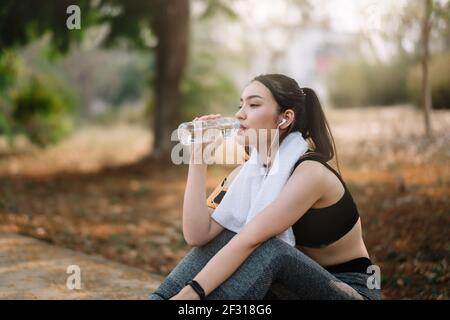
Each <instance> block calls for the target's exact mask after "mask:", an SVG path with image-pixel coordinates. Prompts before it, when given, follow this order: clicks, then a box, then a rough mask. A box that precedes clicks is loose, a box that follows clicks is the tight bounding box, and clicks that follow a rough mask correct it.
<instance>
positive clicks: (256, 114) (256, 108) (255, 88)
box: [235, 81, 280, 147]
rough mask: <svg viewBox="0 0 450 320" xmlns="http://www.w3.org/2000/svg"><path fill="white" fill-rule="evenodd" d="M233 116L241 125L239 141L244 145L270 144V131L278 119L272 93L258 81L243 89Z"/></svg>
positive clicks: (275, 127)
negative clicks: (238, 105) (237, 108)
mask: <svg viewBox="0 0 450 320" xmlns="http://www.w3.org/2000/svg"><path fill="white" fill-rule="evenodd" d="M235 116H236V118H237V119H238V120H239V122H240V123H241V129H240V130H239V139H242V140H241V141H242V142H243V144H245V145H248V144H250V145H255V143H257V145H256V147H258V146H259V144H260V143H267V142H269V143H270V139H271V130H270V129H277V125H278V121H277V120H278V118H280V116H279V115H278V111H277V103H276V101H275V99H274V97H273V96H272V93H271V92H270V91H269V89H267V87H266V86H264V85H263V84H262V83H261V82H259V81H252V82H251V83H250V84H249V85H248V86H246V87H245V88H244V91H243V92H242V95H241V99H240V107H239V110H238V112H236V114H235ZM261 129H263V130H261ZM266 132H267V134H266ZM244 137H248V138H247V139H245V138H244ZM260 139H263V141H260Z"/></svg>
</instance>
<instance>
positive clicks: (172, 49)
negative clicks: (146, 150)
mask: <svg viewBox="0 0 450 320" xmlns="http://www.w3.org/2000/svg"><path fill="white" fill-rule="evenodd" d="M159 5H160V6H161V7H160V10H159V12H158V16H157V17H156V19H155V23H154V29H155V33H156V36H157V38H158V44H157V47H156V61H157V62H156V64H157V66H156V69H157V70H156V79H155V80H156V81H155V83H156V85H155V107H154V115H155V116H154V141H153V148H152V149H153V154H152V156H153V157H154V158H158V159H164V160H168V159H170V152H171V149H172V146H173V145H174V144H175V143H176V142H172V141H171V134H172V131H173V130H175V129H176V128H177V126H178V124H179V121H180V105H179V104H180V95H181V92H180V84H181V81H182V78H183V74H184V70H185V67H186V63H187V58H188V44H189V20H190V10H189V0H162V1H160V2H159Z"/></svg>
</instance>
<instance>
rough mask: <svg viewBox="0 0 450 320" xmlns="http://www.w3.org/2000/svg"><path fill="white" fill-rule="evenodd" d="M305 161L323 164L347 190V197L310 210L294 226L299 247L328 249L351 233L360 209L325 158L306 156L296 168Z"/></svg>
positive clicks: (301, 158)
mask: <svg viewBox="0 0 450 320" xmlns="http://www.w3.org/2000/svg"><path fill="white" fill-rule="evenodd" d="M305 160H313V161H318V162H320V163H322V164H323V165H324V166H325V167H327V168H328V169H329V170H331V172H333V173H334V174H335V175H336V176H337V177H338V179H339V180H340V181H341V183H342V185H343V187H344V194H343V195H342V197H341V198H340V199H339V200H338V201H337V202H336V203H334V204H332V205H331V206H328V207H324V208H310V209H309V210H308V211H306V213H305V214H304V215H303V216H302V217H301V218H300V219H299V220H298V221H297V222H295V223H294V225H292V230H293V232H294V236H295V242H296V245H300V246H305V247H311V248H320V247H325V246H327V245H329V244H331V243H333V242H335V241H337V240H339V239H340V238H342V237H343V236H344V235H345V234H347V233H348V232H349V231H350V230H351V229H352V228H353V226H354V225H355V224H356V222H357V221H358V219H359V213H358V209H357V207H356V204H355V203H354V201H353V198H352V196H351V194H350V191H349V190H348V189H347V186H346V185H345V183H344V181H343V180H342V178H341V177H340V175H339V173H337V172H336V171H335V170H334V169H333V168H332V167H331V166H330V165H329V164H328V163H327V162H326V161H325V160H324V159H323V158H321V157H320V155H318V154H317V153H314V152H309V153H306V154H304V155H303V156H302V157H300V159H299V160H298V161H297V162H296V163H295V165H294V168H293V169H292V171H294V170H295V168H296V167H297V166H298V165H299V164H300V163H302V162H303V161H305Z"/></svg>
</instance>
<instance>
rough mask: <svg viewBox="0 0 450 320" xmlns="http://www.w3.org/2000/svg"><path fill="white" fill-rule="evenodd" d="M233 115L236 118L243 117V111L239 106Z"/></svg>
mask: <svg viewBox="0 0 450 320" xmlns="http://www.w3.org/2000/svg"><path fill="white" fill-rule="evenodd" d="M234 115H235V117H236V118H238V119H244V113H243V112H242V108H240V109H239V110H238V111H237V112H236V113H235V114H234Z"/></svg>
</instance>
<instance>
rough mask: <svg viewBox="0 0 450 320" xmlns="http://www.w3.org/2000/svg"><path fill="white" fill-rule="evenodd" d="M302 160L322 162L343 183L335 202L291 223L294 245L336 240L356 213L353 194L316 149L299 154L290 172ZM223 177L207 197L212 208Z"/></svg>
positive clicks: (322, 244) (220, 193) (353, 221)
mask: <svg viewBox="0 0 450 320" xmlns="http://www.w3.org/2000/svg"><path fill="white" fill-rule="evenodd" d="M305 160H313V161H318V162H320V163H322V164H323V165H324V166H325V167H327V168H328V169H329V170H331V172H333V173H334V174H335V175H336V176H337V177H338V179H339V180H340V181H341V183H342V185H343V187H344V194H343V195H342V197H341V198H340V199H339V200H338V201H337V202H336V203H334V204H332V205H331V206H328V207H325V208H310V209H308V211H306V213H305V214H304V215H303V216H302V217H301V218H300V219H299V220H298V221H297V222H295V223H294V224H293V225H292V230H293V232H294V236H295V242H296V245H299V246H304V247H311V248H320V247H325V246H327V245H329V244H331V243H333V242H335V241H337V240H339V239H340V238H342V237H343V236H344V235H345V234H347V232H349V231H350V230H351V229H352V228H353V226H354V225H355V224H356V222H357V221H358V219H359V213H358V209H357V208H356V205H355V203H354V202H353V198H352V196H351V194H350V192H349V191H348V189H347V186H346V185H345V183H344V181H343V180H342V178H341V177H340V175H339V173H337V172H336V171H335V170H334V169H333V168H332V167H331V166H330V165H329V164H328V163H327V162H326V161H325V160H324V159H323V158H321V157H320V155H318V154H317V153H314V152H307V153H306V154H304V155H303V156H302V157H300V159H299V160H297V162H296V163H295V165H294V167H293V169H292V172H293V171H294V170H295V168H296V167H297V166H298V165H299V164H300V163H302V162H303V161H305ZM226 179H227V178H225V179H224V180H223V181H222V184H221V185H220V186H218V187H217V188H216V189H215V190H214V191H213V192H212V193H211V195H210V196H209V197H208V199H207V205H208V207H210V208H213V209H215V208H217V206H218V205H219V203H220V202H221V200H222V198H223V196H224V195H225V193H226V192H227V189H228V188H227V187H225V186H224V184H225V181H226Z"/></svg>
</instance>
